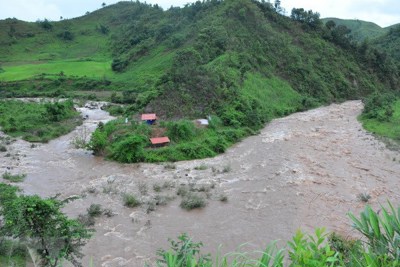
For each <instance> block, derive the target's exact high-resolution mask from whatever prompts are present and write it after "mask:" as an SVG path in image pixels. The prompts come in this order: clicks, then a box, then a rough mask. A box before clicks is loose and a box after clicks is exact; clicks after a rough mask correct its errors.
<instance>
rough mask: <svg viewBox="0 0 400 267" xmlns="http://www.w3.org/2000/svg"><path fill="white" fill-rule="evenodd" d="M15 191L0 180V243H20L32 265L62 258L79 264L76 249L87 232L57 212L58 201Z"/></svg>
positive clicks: (53, 265)
mask: <svg viewBox="0 0 400 267" xmlns="http://www.w3.org/2000/svg"><path fill="white" fill-rule="evenodd" d="M18 191H19V189H18V188H17V187H13V186H9V185H6V184H2V183H0V218H2V220H1V221H0V244H2V242H6V241H7V240H13V241H15V242H20V244H22V245H24V246H25V247H26V249H27V250H28V251H29V254H30V256H31V258H32V260H33V261H34V264H35V266H41V267H42V266H46V267H58V266H61V265H62V261H63V260H68V261H69V262H71V263H72V264H73V265H74V266H82V265H81V264H80V263H79V259H80V258H81V257H82V256H83V255H82V253H81V252H80V250H81V248H82V247H83V246H84V245H85V243H86V241H87V240H88V239H89V238H90V237H91V232H90V231H89V230H88V229H86V228H85V227H84V226H83V225H82V224H80V223H79V222H78V221H77V220H74V219H69V218H68V217H67V216H66V215H65V214H63V213H62V212H61V209H62V207H63V204H64V203H63V202H62V201H59V200H56V199H54V198H49V199H42V198H40V197H39V196H36V195H35V196H25V195H22V194H18ZM11 254H12V253H11ZM9 255H10V254H3V255H0V256H3V257H4V256H9Z"/></svg>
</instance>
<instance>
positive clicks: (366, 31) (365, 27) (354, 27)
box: [322, 18, 389, 42]
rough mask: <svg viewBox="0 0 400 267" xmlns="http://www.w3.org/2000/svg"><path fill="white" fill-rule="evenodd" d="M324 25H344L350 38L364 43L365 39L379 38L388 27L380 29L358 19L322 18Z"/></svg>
mask: <svg viewBox="0 0 400 267" xmlns="http://www.w3.org/2000/svg"><path fill="white" fill-rule="evenodd" d="M322 21H323V22H324V23H326V22H328V21H333V22H335V23H336V25H344V26H346V27H347V28H348V29H350V30H351V33H350V34H351V36H352V38H354V39H355V40H356V41H359V42H361V41H364V40H366V39H369V40H372V39H375V38H377V37H381V36H383V35H384V34H386V33H387V32H388V31H389V27H387V28H382V27H381V26H379V25H377V24H375V23H373V22H369V21H363V20H358V19H339V18H323V19H322Z"/></svg>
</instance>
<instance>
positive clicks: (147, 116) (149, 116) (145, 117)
mask: <svg viewBox="0 0 400 267" xmlns="http://www.w3.org/2000/svg"><path fill="white" fill-rule="evenodd" d="M156 119H157V116H156V114H142V121H153V120H156Z"/></svg>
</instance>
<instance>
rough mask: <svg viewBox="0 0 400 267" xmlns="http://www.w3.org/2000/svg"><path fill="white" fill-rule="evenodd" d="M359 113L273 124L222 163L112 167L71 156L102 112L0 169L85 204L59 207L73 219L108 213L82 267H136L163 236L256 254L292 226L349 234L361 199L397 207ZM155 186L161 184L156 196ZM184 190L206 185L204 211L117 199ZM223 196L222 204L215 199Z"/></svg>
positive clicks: (387, 159)
mask: <svg viewBox="0 0 400 267" xmlns="http://www.w3.org/2000/svg"><path fill="white" fill-rule="evenodd" d="M361 109H362V104H361V102H360V101H350V102H346V103H343V104H340V105H336V104H334V105H330V106H328V107H322V108H318V109H315V110H311V111H308V112H302V113H296V114H293V115H291V116H288V117H286V118H282V119H277V120H274V121H272V122H271V123H270V124H268V125H267V126H266V127H265V128H264V129H263V130H262V131H261V132H260V134H259V135H257V136H252V137H249V138H247V139H245V140H243V141H242V142H241V143H239V144H237V145H235V146H234V147H232V148H231V149H229V150H228V151H227V152H226V153H225V154H223V155H220V156H218V157H215V158H211V159H205V160H195V161H187V162H178V163H175V164H174V165H173V166H169V167H168V166H165V164H130V165H127V164H118V163H114V162H109V161H104V160H103V159H100V158H96V157H93V156H92V155H91V154H90V153H89V152H87V151H84V150H81V149H75V148H73V147H72V146H71V145H70V143H71V140H72V139H73V138H74V136H76V134H77V133H79V132H80V131H82V129H87V130H88V131H92V130H93V129H94V128H95V127H96V125H97V123H98V122H99V121H103V122H105V121H107V120H109V119H111V117H109V116H108V114H107V113H106V112H104V111H102V110H100V109H95V110H90V109H82V112H83V113H85V112H87V113H89V114H88V115H89V119H88V120H86V121H85V122H84V124H83V125H82V126H80V127H79V128H78V129H77V130H76V131H74V132H73V133H71V134H68V135H66V136H63V137H61V138H58V139H56V140H53V141H51V142H50V143H48V144H41V145H38V146H36V147H34V148H32V147H31V144H29V143H26V142H24V141H20V140H18V141H16V142H14V143H12V144H10V145H9V151H8V153H10V157H5V156H4V153H3V154H1V171H3V172H4V171H5V170H7V168H9V169H10V171H12V172H17V173H26V174H27V175H28V176H27V178H26V180H25V181H24V182H23V183H21V184H20V187H21V188H23V189H24V190H25V192H27V193H32V194H33V193H35V194H39V195H42V196H50V195H55V194H57V193H60V194H61V197H64V198H66V197H70V196H72V195H81V196H83V197H82V198H81V199H78V200H76V201H74V202H71V203H70V204H69V205H68V206H67V207H66V211H67V212H68V213H69V214H70V215H71V216H77V215H78V214H81V213H85V211H86V209H87V208H88V207H89V206H90V204H92V203H96V204H101V205H102V207H103V208H107V209H110V210H111V211H112V212H113V213H114V216H112V217H106V216H103V217H101V218H99V219H97V220H96V225H95V228H96V234H95V235H94V237H93V239H92V240H91V241H90V242H89V243H88V245H87V246H86V247H85V251H84V253H85V255H86V257H85V258H84V260H83V263H84V266H88V265H89V264H88V263H89V261H90V260H91V259H92V260H93V264H94V266H143V265H144V263H145V262H151V261H152V260H153V259H154V257H155V253H156V250H157V249H158V248H160V247H164V248H165V247H166V246H167V245H168V242H167V239H168V238H175V237H177V236H178V235H179V234H180V233H183V232H186V233H188V234H189V235H190V236H191V237H193V238H194V239H195V240H197V241H202V242H203V243H204V244H205V245H206V246H205V249H204V251H205V252H207V251H213V252H215V251H216V250H217V248H218V246H219V245H220V244H223V245H224V246H223V248H222V252H225V251H232V250H234V249H236V248H237V247H238V246H239V245H241V244H243V243H246V242H248V243H249V245H248V246H249V248H250V249H257V250H260V249H263V248H264V247H265V246H266V244H268V243H269V242H270V241H272V240H276V239H278V240H288V239H290V238H291V236H292V235H293V233H294V232H295V230H296V229H297V228H302V229H305V230H307V231H310V230H311V229H312V228H314V227H320V226H325V227H327V228H328V229H329V230H335V231H339V232H341V233H343V234H345V235H347V234H351V232H352V230H351V226H350V221H349V219H348V218H347V217H346V213H347V212H349V211H352V212H355V213H358V212H360V211H361V210H362V209H363V208H364V205H365V204H364V203H362V202H361V201H360V200H359V199H358V198H357V196H358V195H359V194H361V193H366V194H369V195H370V196H371V197H372V198H371V199H370V203H371V204H372V205H373V206H375V207H378V206H379V203H382V204H384V203H385V201H386V200H387V199H389V200H391V201H392V202H393V203H394V204H395V205H397V203H399V199H400V197H399V195H398V193H397V192H399V182H398V179H399V178H400V163H399V161H400V154H399V153H398V152H394V151H390V150H388V149H386V148H385V145H384V144H383V143H382V142H380V141H379V140H377V139H375V138H374V137H373V136H371V135H370V134H368V133H366V132H365V131H364V130H363V129H362V127H361V125H360V123H359V122H358V121H357V115H358V114H360V112H361ZM198 166H206V168H196V167H198ZM196 169H197V170H196ZM0 179H1V178H0ZM154 184H157V185H162V190H161V192H156V191H154V189H153V187H154ZM184 184H195V185H196V186H198V187H200V186H210V187H211V186H212V187H213V189H212V190H211V191H210V194H209V200H208V206H207V207H206V208H204V209H201V210H194V211H190V212H188V211H185V210H182V209H181V208H180V207H179V197H177V198H176V199H175V200H170V201H168V203H167V205H165V206H160V205H158V206H157V207H156V208H155V210H154V211H151V212H149V209H148V208H149V207H148V206H146V205H142V207H139V208H134V209H130V208H127V207H124V206H123V202H122V197H121V195H122V194H123V193H124V192H132V193H135V194H137V195H143V196H142V199H143V200H146V199H151V198H152V197H154V196H155V195H159V196H163V197H165V198H168V199H172V198H173V197H176V190H177V188H178V187H179V186H180V185H184ZM164 185H165V186H164ZM144 186H145V187H146V188H147V192H146V193H145V194H143V193H144V192H142V191H143V188H144ZM222 194H223V195H226V196H227V197H228V201H227V202H221V201H219V199H218V198H219V196H220V195H222ZM148 212H149V213H148ZM214 254H215V253H214Z"/></svg>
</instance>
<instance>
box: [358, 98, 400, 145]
mask: <svg viewBox="0 0 400 267" xmlns="http://www.w3.org/2000/svg"><path fill="white" fill-rule="evenodd" d="M364 102H365V108H364V111H363V114H362V115H361V116H360V120H361V122H362V123H363V126H364V128H365V129H366V130H368V131H370V132H372V133H374V134H377V135H379V136H384V137H388V138H391V139H394V140H397V141H400V97H399V96H396V95H395V94H393V93H385V94H382V93H375V94H372V95H371V96H369V97H368V98H366V99H365V101H364Z"/></svg>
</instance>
